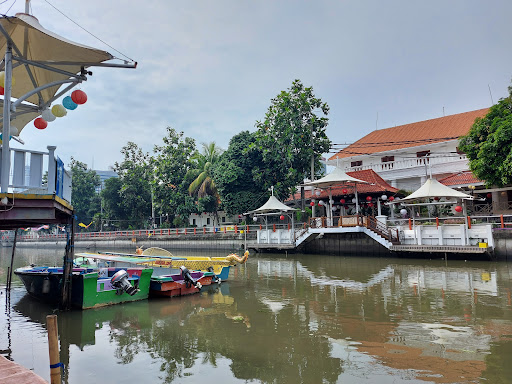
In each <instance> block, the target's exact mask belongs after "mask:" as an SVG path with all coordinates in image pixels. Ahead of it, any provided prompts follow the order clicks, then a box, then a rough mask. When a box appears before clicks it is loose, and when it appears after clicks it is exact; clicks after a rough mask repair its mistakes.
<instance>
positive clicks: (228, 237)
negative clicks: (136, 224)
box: [17, 233, 256, 252]
mask: <svg viewBox="0 0 512 384" xmlns="http://www.w3.org/2000/svg"><path fill="white" fill-rule="evenodd" d="M255 238H256V234H255V233H254V234H250V235H247V236H245V235H244V234H240V233H238V234H231V233H215V234H206V235H204V234H201V235H193V234H188V235H157V236H133V237H93V238H86V239H80V238H75V248H76V249H81V250H83V249H87V250H89V251H91V252H95V251H103V250H112V249H117V250H125V251H127V250H132V251H133V252H134V251H135V249H136V248H137V247H142V248H143V249H146V248H149V247H160V248H164V249H167V250H170V251H172V250H173V249H184V250H205V249H208V250H219V251H221V250H222V251H229V252H237V251H240V250H242V249H244V244H245V243H246V241H247V242H249V241H255ZM49 245H52V246H56V247H62V248H64V247H65V245H66V240H65V239H45V240H41V239H26V240H23V241H20V242H18V243H17V246H21V247H27V248H28V247H33V248H38V247H44V246H49Z"/></svg>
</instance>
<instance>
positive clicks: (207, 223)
mask: <svg viewBox="0 0 512 384" xmlns="http://www.w3.org/2000/svg"><path fill="white" fill-rule="evenodd" d="M206 225H210V218H209V217H207V218H206Z"/></svg>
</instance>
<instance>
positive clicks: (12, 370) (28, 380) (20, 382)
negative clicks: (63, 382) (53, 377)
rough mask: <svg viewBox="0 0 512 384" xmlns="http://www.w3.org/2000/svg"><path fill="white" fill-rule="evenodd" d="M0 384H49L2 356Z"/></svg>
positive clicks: (0, 358) (0, 357)
mask: <svg viewBox="0 0 512 384" xmlns="http://www.w3.org/2000/svg"><path fill="white" fill-rule="evenodd" d="M0 383H2V384H48V382H47V381H45V380H44V379H43V378H42V377H40V376H38V375H36V374H35V373H34V372H32V371H31V370H29V369H27V368H24V367H22V366H21V365H19V364H17V363H15V362H14V361H10V360H7V359H6V358H5V357H3V356H0Z"/></svg>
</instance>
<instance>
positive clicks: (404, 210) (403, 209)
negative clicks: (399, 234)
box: [400, 208, 407, 216]
mask: <svg viewBox="0 0 512 384" xmlns="http://www.w3.org/2000/svg"><path fill="white" fill-rule="evenodd" d="M400 214H401V215H402V216H405V215H407V209H405V208H402V209H401V210H400Z"/></svg>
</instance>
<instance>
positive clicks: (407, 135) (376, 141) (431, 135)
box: [329, 108, 489, 160]
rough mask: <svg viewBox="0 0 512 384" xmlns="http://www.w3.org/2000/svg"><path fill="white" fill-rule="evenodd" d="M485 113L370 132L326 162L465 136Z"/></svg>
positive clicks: (473, 113) (471, 113) (462, 114)
mask: <svg viewBox="0 0 512 384" xmlns="http://www.w3.org/2000/svg"><path fill="white" fill-rule="evenodd" d="M488 111H489V108H484V109H479V110H476V111H471V112H465V113H459V114H457V115H451V116H445V117H439V118H437V119H431V120H425V121H420V122H417V123H411V124H405V125H401V126H398V127H393V128H386V129H380V130H377V131H373V132H372V133H370V134H368V135H366V136H364V137H363V138H361V139H359V140H358V141H356V142H355V143H353V144H350V145H349V146H348V147H346V148H344V149H342V150H341V151H339V152H338V153H337V154H335V155H333V156H331V157H330V158H329V160H336V159H341V158H345V157H351V156H358V155H365V154H370V153H378V152H385V151H391V150H396V149H401V148H409V147H417V146H420V145H425V144H431V143H441V142H443V141H450V140H455V139H458V138H459V137H460V136H463V135H465V134H467V133H468V132H469V129H470V128H471V126H472V125H473V123H474V122H475V119H476V118H477V117H483V116H485V115H486V114H487V112H488Z"/></svg>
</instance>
